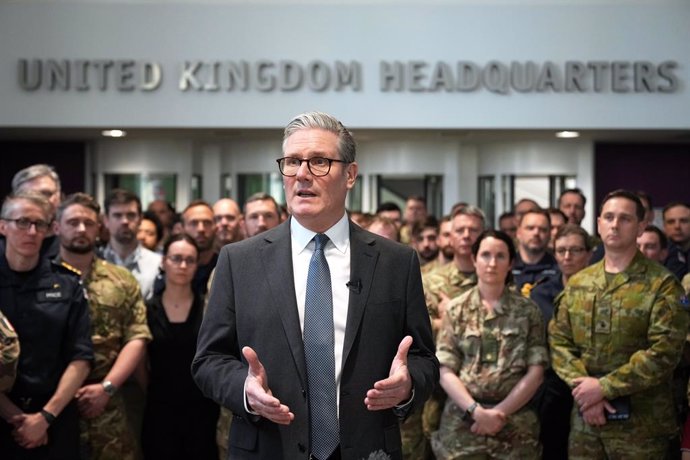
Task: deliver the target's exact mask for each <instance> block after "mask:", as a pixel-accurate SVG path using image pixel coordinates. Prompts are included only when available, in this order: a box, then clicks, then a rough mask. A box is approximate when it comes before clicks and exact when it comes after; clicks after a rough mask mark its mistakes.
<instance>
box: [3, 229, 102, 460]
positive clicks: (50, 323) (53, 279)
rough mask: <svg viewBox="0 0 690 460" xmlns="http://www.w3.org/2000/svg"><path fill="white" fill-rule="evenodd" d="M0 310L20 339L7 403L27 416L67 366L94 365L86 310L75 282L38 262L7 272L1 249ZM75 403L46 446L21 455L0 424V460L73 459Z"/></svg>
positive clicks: (48, 394)
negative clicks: (74, 363)
mask: <svg viewBox="0 0 690 460" xmlns="http://www.w3.org/2000/svg"><path fill="white" fill-rule="evenodd" d="M0 310H1V311H2V313H3V314H4V315H5V316H6V317H7V319H8V320H9V321H10V322H11V323H12V325H13V326H14V328H15V330H16V331H17V335H18V336H19V337H20V339H21V343H22V352H21V355H20V357H19V365H18V368H17V378H16V381H15V384H14V387H13V388H12V391H11V392H10V393H9V394H8V396H9V398H10V399H11V400H12V402H14V403H15V404H16V405H17V406H18V407H19V408H20V409H22V410H23V411H24V412H26V413H35V412H38V411H40V410H41V408H43V406H44V405H45V404H46V403H47V402H48V400H49V399H50V398H51V397H52V396H53V394H54V393H55V390H56V389H57V386H58V383H59V381H60V378H61V376H62V374H63V372H64V371H65V369H66V367H67V365H68V364H69V363H70V362H71V361H76V360H86V361H92V360H93V350H92V345H91V331H90V322H89V314H88V305H87V301H86V298H85V296H84V290H83V288H82V285H81V282H80V280H79V276H78V275H77V274H75V273H74V271H73V270H71V269H69V268H66V267H63V266H62V265H60V264H58V263H57V262H51V261H50V260H48V259H47V258H45V257H44V258H42V259H41V260H40V261H39V262H38V265H37V266H36V267H35V268H34V269H32V270H30V271H28V272H15V271H13V270H12V269H10V267H9V265H8V263H7V259H6V258H5V242H4V241H2V242H1V243H0ZM78 421H79V420H78V413H77V408H76V405H75V403H74V402H72V403H70V404H68V405H67V406H66V407H65V409H64V410H63V411H62V413H60V414H59V416H58V417H57V420H56V421H55V422H53V423H52V424H51V426H50V428H49V429H48V440H49V441H48V445H47V446H42V447H38V448H36V449H31V450H25V449H22V448H20V447H19V446H17V444H15V443H14V441H13V440H12V438H11V430H12V426H10V425H9V424H8V423H6V422H4V421H0V458H2V459H3V460H11V459H20V458H21V459H24V458H31V459H34V458H36V459H43V458H46V459H48V458H49V459H62V458H65V459H74V458H78V449H79V425H78Z"/></svg>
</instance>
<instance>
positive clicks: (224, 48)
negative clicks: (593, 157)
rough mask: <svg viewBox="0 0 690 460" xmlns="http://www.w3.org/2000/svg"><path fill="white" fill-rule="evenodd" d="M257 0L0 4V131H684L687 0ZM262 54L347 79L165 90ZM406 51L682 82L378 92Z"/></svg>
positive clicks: (689, 121) (689, 36) (689, 119)
mask: <svg viewBox="0 0 690 460" xmlns="http://www.w3.org/2000/svg"><path fill="white" fill-rule="evenodd" d="M269 3H271V4H266V3H265V2H262V3H259V4H255V3H253V2H249V1H245V2H239V1H235V2H229V3H226V2H195V3H194V2H182V3H180V2H156V1H153V2H150V1H123V2H111V1H103V2H64V1H63V2H58V3H53V2H38V1H24V2H9V3H8V2H2V3H0V43H2V44H3V46H2V47H0V101H2V104H3V110H2V111H0V127H21V126H31V127H40V126H48V127H104V126H105V127H108V126H110V127H117V126H130V127H171V128H174V127H179V126H185V127H218V128H227V127H248V128H257V127H270V128H279V127H282V126H283V125H284V124H285V123H286V122H287V121H288V120H289V119H290V118H291V117H292V116H294V115H295V114H297V113H301V112H304V111H306V110H312V109H319V110H323V111H328V112H331V113H334V114H335V115H337V116H338V117H339V118H340V119H342V120H343V121H344V122H345V123H346V125H348V126H349V127H351V128H360V127H363V128H413V129H416V128H430V129H446V128H468V129H472V128H497V129H498V128H500V129H520V128H526V129H530V128H545V129H563V128H580V129H584V128H621V129H645V128H662V129H663V128H677V129H687V128H688V127H690V103H689V102H690V92H689V91H688V84H689V83H690V27H688V24H690V3H689V2H687V1H677V0H676V1H670V0H658V1H655V2H652V1H640V0H638V1H627V2H622V1H591V0H590V1H581V2H576V1H564V0H561V1H555V2H547V1H531V2H526V3H524V4H522V3H519V2H517V1H498V0H496V1H491V0H487V1H485V2H479V1H445V2H444V1H434V2H430V3H426V2H422V1H419V2H414V3H413V2H387V1H378V2H374V3H373V4H369V3H367V2H358V1H350V2H337V3H329V2H306V1H298V2H289V3H281V2H269ZM20 59H55V60H61V59H67V60H72V61H74V60H77V59H90V60H98V59H133V60H138V61H141V60H145V61H156V62H158V63H160V65H161V68H162V71H163V80H162V82H161V86H160V88H158V89H157V90H155V91H149V92H145V91H140V90H138V89H135V90H133V91H118V90H117V89H116V88H115V87H114V86H113V83H112V78H113V75H112V74H111V75H110V77H111V80H110V85H111V86H110V87H109V89H107V90H105V91H99V90H98V89H96V88H94V87H92V88H91V89H89V90H87V91H77V90H75V89H71V90H67V91H63V90H49V89H45V88H44V89H40V90H37V91H33V92H31V91H26V90H22V89H21V87H20V85H19V81H18V68H19V60H20ZM261 59H268V60H271V61H273V62H279V61H281V60H292V61H295V62H297V63H300V64H301V65H306V64H307V63H309V62H311V61H313V60H322V61H324V62H326V63H333V62H334V61H336V60H340V61H344V62H350V61H357V62H360V63H361V65H362V68H363V78H362V85H361V89H360V90H356V91H355V90H352V89H350V88H346V89H344V90H342V91H337V90H330V89H329V90H326V91H315V90H311V89H309V88H306V87H302V88H300V89H297V90H294V91H280V90H274V91H260V90H257V89H252V88H250V89H248V90H246V91H242V90H235V91H227V90H225V89H223V90H219V91H205V90H189V91H181V90H180V89H179V84H180V75H181V69H182V67H183V66H184V62H185V61H194V60H201V61H204V62H210V61H219V62H221V63H222V62H225V61H229V60H233V61H240V60H246V61H249V62H256V61H257V60H261ZM415 60H421V61H425V62H427V63H429V68H427V69H426V70H425V71H424V72H425V73H426V74H428V73H429V72H430V71H431V68H432V67H433V66H434V64H435V63H436V62H438V61H442V62H446V63H449V65H450V66H451V67H453V66H454V65H455V63H457V62H458V61H465V60H468V61H472V62H476V63H477V64H479V65H484V64H486V63H488V62H490V61H492V60H497V61H500V62H502V63H506V64H508V65H510V63H511V62H513V61H518V62H527V61H532V62H536V63H540V64H542V63H544V62H546V61H552V62H554V63H556V64H557V65H558V66H559V67H560V68H562V67H563V65H564V63H565V62H566V61H568V60H578V61H597V60H601V61H606V62H609V63H610V62H613V61H626V62H633V61H640V60H644V61H651V62H653V63H654V64H659V63H660V62H662V61H666V60H674V61H677V62H678V64H679V67H678V69H677V70H676V72H675V73H676V74H677V77H678V79H679V81H680V87H679V90H678V92H677V93H674V94H662V93H659V92H654V93H634V92H629V93H616V92H613V91H610V90H605V91H603V92H601V93H594V92H592V91H588V92H586V93H584V94H578V93H556V92H552V91H546V92H543V93H519V92H515V91H511V92H510V94H496V93H493V92H491V91H487V90H482V91H475V92H467V93H465V92H457V91H451V92H446V91H443V90H441V91H437V92H428V91H401V92H397V91H388V92H384V91H381V89H380V72H379V65H380V62H381V61H389V62H392V61H400V62H410V61H415ZM199 75H201V74H199ZM631 79H632V77H631V76H630V80H631ZM428 80H429V79H428V78H426V79H425V82H428ZM205 81H207V80H205ZM606 81H607V86H610V76H609V77H607V78H606ZM92 86H95V84H94V85H92Z"/></svg>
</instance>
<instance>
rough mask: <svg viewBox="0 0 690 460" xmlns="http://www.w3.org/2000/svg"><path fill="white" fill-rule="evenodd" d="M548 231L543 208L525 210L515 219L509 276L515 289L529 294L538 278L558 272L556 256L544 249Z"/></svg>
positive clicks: (548, 222)
mask: <svg viewBox="0 0 690 460" xmlns="http://www.w3.org/2000/svg"><path fill="white" fill-rule="evenodd" d="M550 235H551V220H550V218H549V213H548V212H546V211H544V210H543V209H533V210H531V211H527V212H526V213H525V214H523V215H522V218H521V219H520V221H519V222H518V230H517V240H518V253H517V257H516V258H515V262H514V263H513V280H514V282H515V286H516V287H517V289H518V292H521V293H522V295H524V296H525V297H529V294H530V291H531V290H532V288H533V287H534V286H535V285H536V284H537V283H538V282H541V281H543V280H544V279H545V278H546V277H548V276H552V275H555V274H557V273H558V266H557V263H556V259H554V257H553V256H552V255H551V254H549V253H548V252H547V251H546V248H547V247H548V246H549V239H550Z"/></svg>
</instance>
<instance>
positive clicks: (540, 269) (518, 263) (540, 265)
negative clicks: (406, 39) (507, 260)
mask: <svg viewBox="0 0 690 460" xmlns="http://www.w3.org/2000/svg"><path fill="white" fill-rule="evenodd" d="M557 273H558V264H557V263H556V259H554V257H553V256H552V255H551V254H549V253H548V252H547V253H545V254H544V257H542V258H541V260H540V261H539V262H537V263H536V264H530V265H528V264H526V263H525V262H523V261H522V258H520V253H519V252H518V253H517V254H516V255H515V262H514V263H513V282H514V283H515V287H516V288H517V292H520V293H522V295H524V296H525V297H529V291H531V290H532V287H533V286H534V285H535V284H536V282H537V281H539V280H541V279H542V278H545V277H547V276H552V275H556V274H557Z"/></svg>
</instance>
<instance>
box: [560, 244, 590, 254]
mask: <svg viewBox="0 0 690 460" xmlns="http://www.w3.org/2000/svg"><path fill="white" fill-rule="evenodd" d="M586 250H587V249H586V248H583V247H582V246H573V247H572V248H556V251H555V252H556V254H558V255H559V256H564V255H565V254H566V253H567V252H569V253H571V254H572V255H574V256H579V255H580V254H582V253H583V252H585V251H586Z"/></svg>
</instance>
